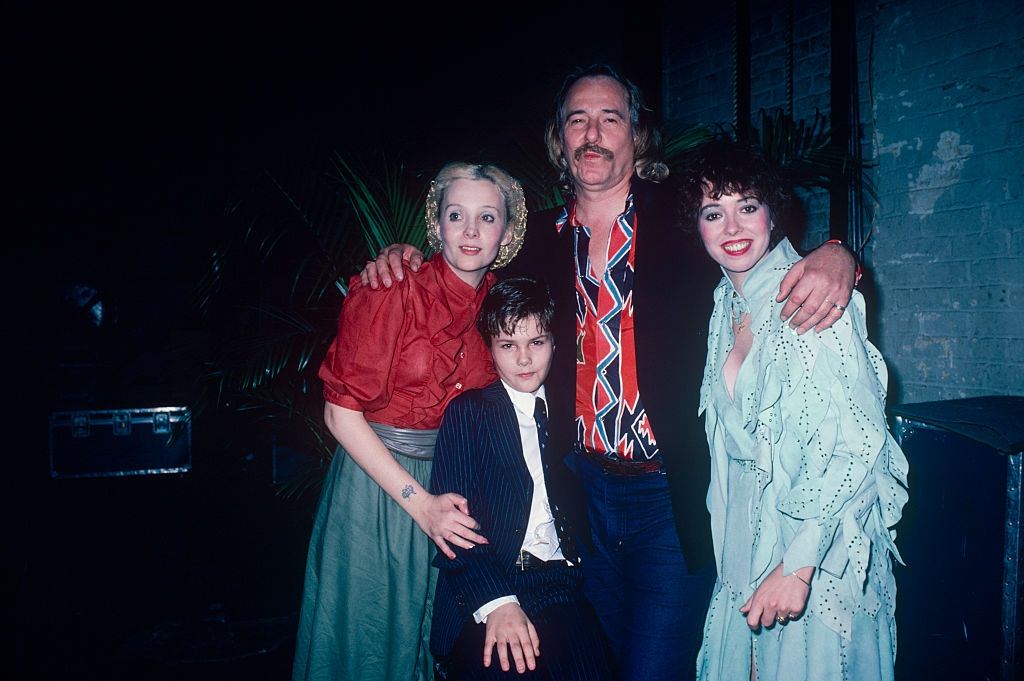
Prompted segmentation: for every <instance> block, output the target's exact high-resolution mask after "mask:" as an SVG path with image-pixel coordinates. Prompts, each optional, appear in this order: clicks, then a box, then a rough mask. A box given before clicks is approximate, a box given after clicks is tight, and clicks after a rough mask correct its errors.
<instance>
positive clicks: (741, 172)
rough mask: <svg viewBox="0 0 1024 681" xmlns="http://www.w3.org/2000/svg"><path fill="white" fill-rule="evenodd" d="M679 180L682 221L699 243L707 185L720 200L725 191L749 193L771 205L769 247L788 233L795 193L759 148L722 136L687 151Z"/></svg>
mask: <svg viewBox="0 0 1024 681" xmlns="http://www.w3.org/2000/svg"><path fill="white" fill-rule="evenodd" d="M678 180H679V218H680V222H681V223H682V226H683V229H684V230H686V231H687V232H691V233H693V235H694V237H695V238H696V239H697V241H698V242H699V241H700V235H699V234H698V233H697V218H698V215H699V213H700V206H701V203H702V202H703V200H704V190H705V188H708V189H709V190H710V191H709V192H708V193H709V194H710V195H711V196H712V197H713V198H716V199H717V198H719V197H721V196H722V195H723V194H748V195H750V196H753V197H754V198H756V199H757V200H758V201H760V202H761V203H762V204H764V205H765V206H767V207H768V215H769V217H770V218H771V220H772V222H773V223H774V224H775V229H773V230H772V233H771V237H769V243H768V245H769V248H774V247H775V245H776V244H778V243H779V242H780V241H782V238H783V237H784V236H786V233H785V232H786V227H787V224H786V223H787V222H788V220H787V219H786V218H787V212H788V211H789V210H790V208H791V206H790V204H791V201H792V196H791V193H790V191H789V190H788V188H787V186H786V183H785V181H784V180H783V178H782V176H781V175H780V174H779V172H778V170H777V169H776V168H775V166H774V165H773V164H772V163H771V162H770V161H769V160H768V158H767V157H766V156H765V155H764V152H762V151H761V150H760V149H759V148H757V147H755V146H752V145H748V144H741V143H739V142H736V141H734V140H733V139H732V138H731V137H728V136H725V135H720V136H718V137H716V138H714V139H712V140H711V141H709V142H705V143H704V144H701V145H700V146H699V147H696V148H695V149H693V150H692V151H690V152H688V153H687V154H686V156H685V158H684V160H683V163H682V168H681V172H680V173H679V178H678Z"/></svg>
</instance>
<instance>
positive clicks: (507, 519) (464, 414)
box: [430, 381, 582, 655]
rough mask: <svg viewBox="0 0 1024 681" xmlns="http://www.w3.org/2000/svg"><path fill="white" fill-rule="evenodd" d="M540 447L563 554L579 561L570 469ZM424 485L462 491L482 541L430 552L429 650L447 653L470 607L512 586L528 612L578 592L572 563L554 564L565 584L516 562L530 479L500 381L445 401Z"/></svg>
mask: <svg viewBox="0 0 1024 681" xmlns="http://www.w3.org/2000/svg"><path fill="white" fill-rule="evenodd" d="M550 404H551V403H550V402H549V405H550ZM549 408H550V407H549ZM553 416H554V414H552V417H553ZM547 449H548V453H547V454H545V460H544V461H543V468H544V478H545V486H546V487H547V491H548V501H549V503H550V505H551V512H552V515H554V518H555V527H556V528H557V530H558V537H559V542H560V544H561V549H562V554H563V555H564V556H565V557H566V558H568V559H569V560H571V561H573V562H574V563H578V562H579V555H578V554H577V552H576V542H575V540H574V539H575V531H574V529H573V528H574V527H578V520H577V517H578V514H579V513H582V503H581V495H580V492H579V490H578V488H577V487H576V483H575V476H574V475H573V474H572V473H571V471H569V470H568V468H566V467H565V464H564V461H563V455H564V454H565V453H564V452H562V453H557V454H556V453H554V448H552V447H548V448H547ZM430 488H431V492H433V493H434V494H443V493H446V492H457V493H459V494H462V495H463V496H465V497H466V498H467V499H468V501H469V510H470V513H471V514H472V515H473V517H474V518H475V519H476V520H477V521H478V522H479V523H480V525H481V530H480V532H481V534H483V535H484V536H485V537H487V539H488V541H489V543H488V544H484V545H479V546H475V547H473V548H472V549H469V550H463V549H460V548H458V547H453V548H454V550H455V553H456V557H455V559H453V560H449V559H448V558H446V557H445V556H444V555H443V554H440V553H438V554H437V557H436V558H435V559H434V565H436V566H437V567H438V568H440V576H439V578H438V585H437V592H436V595H435V598H434V615H433V623H432V629H431V636H430V640H431V645H430V648H431V651H433V652H434V654H436V655H446V654H448V653H449V652H450V651H451V649H452V647H453V646H454V644H455V641H456V640H457V639H458V637H459V634H460V633H461V631H462V627H463V626H464V625H465V624H466V623H471V622H472V621H473V619H472V615H473V613H474V612H475V611H476V610H477V609H479V608H480V607H481V606H482V605H484V604H486V603H488V602H490V601H492V600H494V599H495V598H500V597H502V596H509V595H512V594H515V595H516V597H517V598H518V599H519V602H520V605H521V606H522V608H523V610H524V611H525V612H526V614H527V616H533V615H535V614H536V613H538V612H540V611H541V610H543V609H544V608H546V607H548V606H549V605H552V604H554V603H559V602H567V601H568V600H569V596H568V595H569V594H572V593H578V591H579V583H578V582H579V577H578V576H577V575H576V574H575V571H568V572H571V574H570V575H568V576H566V575H565V572H567V571H556V572H559V574H560V575H562V576H561V577H559V578H558V579H560V580H562V581H563V582H564V584H552V583H551V582H550V578H548V577H545V578H544V579H539V578H538V577H537V575H540V574H544V575H550V573H549V572H547V571H542V572H541V573H534V572H527V573H522V572H519V571H518V570H517V568H516V565H515V563H516V559H517V557H518V555H519V550H520V549H521V548H522V545H523V539H524V537H525V535H526V526H527V523H528V521H529V516H530V502H531V500H532V498H533V479H532V478H531V477H530V472H529V470H528V469H527V467H526V461H525V460H524V459H523V445H522V442H521V440H520V436H519V424H518V423H517V422H516V415H515V410H514V407H513V406H512V400H511V399H510V398H509V396H508V393H507V392H505V388H504V387H503V386H502V384H501V381H495V382H494V383H492V384H490V385H489V386H487V387H485V388H482V389H480V390H471V391H468V392H466V393H465V394H463V395H460V396H459V397H458V398H456V399H455V400H453V401H452V402H451V404H449V405H448V408H447V409H446V410H445V414H444V421H443V422H442V424H441V431H440V433H438V437H437V446H436V448H435V451H434V468H433V474H432V476H431V483H430ZM559 587H566V588H559Z"/></svg>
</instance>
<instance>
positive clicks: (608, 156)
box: [572, 143, 615, 161]
mask: <svg viewBox="0 0 1024 681" xmlns="http://www.w3.org/2000/svg"><path fill="white" fill-rule="evenodd" d="M589 153H595V154H600V155H601V156H602V157H603V158H604V160H606V161H611V160H612V159H613V158H615V153H614V152H612V151H611V150H610V149H605V148H604V147H599V146H598V145H596V144H589V143H588V144H584V145H582V146H580V147H577V149H576V151H574V152H573V153H572V156H573V158H574V159H576V160H577V161H579V160H580V159H581V158H583V154H589Z"/></svg>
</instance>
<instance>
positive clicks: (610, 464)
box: [576, 444, 661, 475]
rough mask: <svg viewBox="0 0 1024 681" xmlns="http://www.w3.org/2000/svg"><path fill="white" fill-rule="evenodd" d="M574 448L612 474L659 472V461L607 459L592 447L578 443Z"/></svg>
mask: <svg viewBox="0 0 1024 681" xmlns="http://www.w3.org/2000/svg"><path fill="white" fill-rule="evenodd" d="M576 448H577V449H578V450H579V451H580V452H581V453H582V454H583V456H585V457H587V459H588V460H590V461H593V462H594V463H595V464H596V465H597V466H599V467H600V468H602V469H604V470H605V471H607V472H609V473H612V474H614V475H649V474H651V473H660V472H661V462H660V461H657V460H653V461H620V460H618V459H609V458H608V457H607V456H605V454H604V453H603V452H595V451H594V450H593V449H588V448H586V447H582V446H580V445H579V444H577V445H576Z"/></svg>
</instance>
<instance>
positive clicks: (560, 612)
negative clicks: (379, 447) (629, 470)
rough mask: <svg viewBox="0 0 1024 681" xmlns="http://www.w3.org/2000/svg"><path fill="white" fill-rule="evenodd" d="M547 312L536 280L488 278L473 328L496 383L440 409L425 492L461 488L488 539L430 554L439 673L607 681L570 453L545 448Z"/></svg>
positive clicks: (543, 289) (549, 307)
mask: <svg viewBox="0 0 1024 681" xmlns="http://www.w3.org/2000/svg"><path fill="white" fill-rule="evenodd" d="M553 316H554V302H553V301H552V300H551V296H550V294H549V292H548V289H547V286H545V285H544V284H543V283H540V282H539V281H537V280H536V279H532V278H530V277H517V278H512V279H506V280H504V281H502V282H500V283H498V284H496V285H495V286H494V287H493V288H492V289H491V290H490V292H489V293H488V294H487V297H486V298H485V300H484V303H483V306H482V307H481V309H480V317H479V319H478V321H477V328H478V329H479V330H480V333H481V335H482V336H483V337H484V341H485V342H486V343H487V345H488V346H489V347H490V350H491V355H492V357H493V358H494V368H495V370H496V371H497V373H498V376H500V378H501V380H499V381H495V382H494V383H492V384H491V385H489V386H487V387H486V388H483V389H481V390H473V391H469V392H467V393H465V394H463V395H460V396H459V397H458V398H456V399H455V400H453V401H452V403H451V404H450V405H449V406H448V409H447V410H446V411H445V415H444V421H443V423H442V424H441V431H440V433H439V434H438V439H437V446H436V449H435V452H434V468H433V475H432V477H431V492H433V493H434V494H442V493H445V492H449V491H452V492H458V493H460V494H463V495H464V496H465V497H466V498H467V499H468V501H469V508H470V512H471V513H472V515H473V517H474V518H475V519H476V520H477V521H478V522H479V523H480V525H481V529H480V533H481V534H483V535H484V536H485V537H487V539H488V543H487V544H480V545H476V546H474V547H473V548H471V549H459V548H455V551H456V558H455V559H454V560H448V559H447V558H445V557H444V556H443V555H440V554H439V555H438V556H437V558H436V559H435V561H434V564H435V565H436V566H437V567H438V568H440V576H439V579H438V584H437V591H436V595H435V598H434V613H433V622H432V632H431V640H430V648H431V652H433V654H434V656H435V658H436V659H437V660H438V670H439V672H440V675H441V676H443V675H444V674H445V673H448V674H449V677H450V678H459V679H505V678H517V679H552V680H555V679H559V680H561V679H578V680H580V681H583V680H590V679H594V680H597V679H607V678H611V672H610V670H609V667H608V662H607V651H606V647H605V643H604V640H603V638H602V634H601V632H600V627H599V625H598V623H597V619H596V618H595V616H594V615H593V613H592V611H591V610H590V607H589V605H588V604H587V603H586V602H585V601H584V600H583V595H582V592H581V590H580V570H579V567H578V565H579V556H578V555H577V553H576V549H575V544H574V542H573V540H572V536H571V533H572V531H573V530H572V526H571V520H570V517H569V516H570V513H569V510H570V509H574V508H576V507H577V500H576V499H575V498H574V497H573V492H574V490H573V487H572V485H573V483H572V481H573V477H572V474H571V472H570V471H568V469H567V468H566V467H565V465H564V463H563V461H562V458H563V456H564V455H565V454H566V453H565V452H553V451H547V449H546V447H547V441H548V432H547V422H548V415H547V409H548V400H547V393H546V391H545V387H544V380H545V379H546V378H547V376H548V371H549V370H550V368H551V359H552V356H553V350H554V343H553V341H552V336H551V333H550V329H551V326H552V318H553ZM563 388H565V387H564V386H563ZM567 389H569V390H570V393H569V394H571V389H572V387H571V386H569V387H568V388H567ZM566 404H568V405H569V408H571V401H569V402H566ZM556 418H557V415H556ZM541 650H543V654H541ZM495 651H496V653H495Z"/></svg>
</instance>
